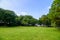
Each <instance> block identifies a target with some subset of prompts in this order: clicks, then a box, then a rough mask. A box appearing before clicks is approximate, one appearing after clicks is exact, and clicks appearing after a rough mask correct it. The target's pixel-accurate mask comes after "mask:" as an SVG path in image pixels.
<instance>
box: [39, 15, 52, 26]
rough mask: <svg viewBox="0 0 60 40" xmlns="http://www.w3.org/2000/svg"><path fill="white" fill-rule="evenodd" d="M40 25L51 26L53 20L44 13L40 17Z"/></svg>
mask: <svg viewBox="0 0 60 40" xmlns="http://www.w3.org/2000/svg"><path fill="white" fill-rule="evenodd" d="M39 22H40V25H42V24H43V25H45V26H50V24H51V22H50V19H49V18H48V17H47V15H43V16H42V17H41V18H39Z"/></svg>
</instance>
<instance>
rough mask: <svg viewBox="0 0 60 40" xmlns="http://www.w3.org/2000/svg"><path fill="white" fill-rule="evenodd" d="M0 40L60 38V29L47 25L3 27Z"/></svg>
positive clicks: (54, 39) (55, 39) (52, 39)
mask: <svg viewBox="0 0 60 40" xmlns="http://www.w3.org/2000/svg"><path fill="white" fill-rule="evenodd" d="M0 40H60V31H58V30H57V29H56V28H47V27H8V28H7V27H6V28H2V27H1V28H0Z"/></svg>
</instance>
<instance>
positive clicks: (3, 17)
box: [0, 8, 17, 26]
mask: <svg viewBox="0 0 60 40" xmlns="http://www.w3.org/2000/svg"><path fill="white" fill-rule="evenodd" d="M16 16H17V15H16V14H15V13H14V12H13V11H10V10H4V9H2V8H0V24H2V23H3V25H5V26H6V25H9V26H11V25H14V24H15V23H14V22H15V19H16Z"/></svg>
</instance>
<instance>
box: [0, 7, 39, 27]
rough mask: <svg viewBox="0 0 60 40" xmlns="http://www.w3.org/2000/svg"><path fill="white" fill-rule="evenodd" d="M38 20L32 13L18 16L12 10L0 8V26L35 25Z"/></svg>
mask: <svg viewBox="0 0 60 40" xmlns="http://www.w3.org/2000/svg"><path fill="white" fill-rule="evenodd" d="M37 23H38V20H37V19H35V18H33V17H32V16H30V15H25V16H22V15H20V16H17V15H16V14H15V12H13V11H11V10H5V9H2V8H0V26H34V25H35V24H37Z"/></svg>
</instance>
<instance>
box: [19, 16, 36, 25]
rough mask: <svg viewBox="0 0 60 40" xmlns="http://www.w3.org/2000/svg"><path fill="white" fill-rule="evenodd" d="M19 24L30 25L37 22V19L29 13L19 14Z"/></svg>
mask: <svg viewBox="0 0 60 40" xmlns="http://www.w3.org/2000/svg"><path fill="white" fill-rule="evenodd" d="M19 20H20V24H21V25H23V26H32V25H35V24H36V23H37V20H36V19H35V18H33V17H32V16H30V15H25V16H22V15H21V16H19Z"/></svg>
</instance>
